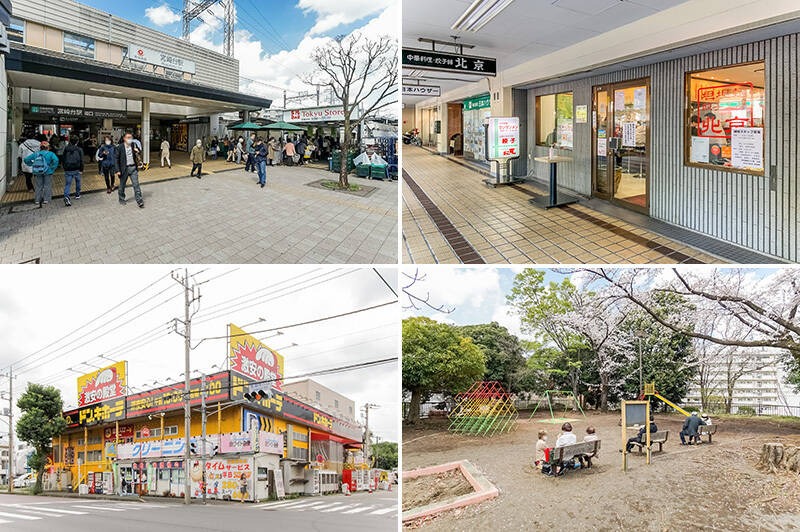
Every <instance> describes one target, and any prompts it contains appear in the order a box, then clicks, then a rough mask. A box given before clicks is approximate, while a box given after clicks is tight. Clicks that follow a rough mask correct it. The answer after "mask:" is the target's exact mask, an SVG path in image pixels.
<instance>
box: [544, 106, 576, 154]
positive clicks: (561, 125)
mask: <svg viewBox="0 0 800 532" xmlns="http://www.w3.org/2000/svg"><path fill="white" fill-rule="evenodd" d="M536 124H537V128H536V144H538V145H539V146H552V145H553V144H555V145H556V147H558V148H565V149H572V93H571V92H564V93H560V94H548V95H546V96H537V97H536Z"/></svg>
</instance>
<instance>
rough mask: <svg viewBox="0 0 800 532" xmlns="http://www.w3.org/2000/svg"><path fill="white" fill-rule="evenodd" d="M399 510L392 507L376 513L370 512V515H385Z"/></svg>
mask: <svg viewBox="0 0 800 532" xmlns="http://www.w3.org/2000/svg"><path fill="white" fill-rule="evenodd" d="M396 509H397V508H394V507H392V506H390V507H389V508H383V509H382V510H375V511H374V512H370V515H383V514H388V513H389V512H393V511H395V510H396Z"/></svg>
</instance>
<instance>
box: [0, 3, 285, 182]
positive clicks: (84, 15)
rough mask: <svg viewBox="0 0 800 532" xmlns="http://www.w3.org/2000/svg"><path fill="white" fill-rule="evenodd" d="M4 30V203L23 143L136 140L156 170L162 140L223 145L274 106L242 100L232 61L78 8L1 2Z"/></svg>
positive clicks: (0, 65)
mask: <svg viewBox="0 0 800 532" xmlns="http://www.w3.org/2000/svg"><path fill="white" fill-rule="evenodd" d="M0 22H1V23H2V24H3V27H4V29H5V31H4V32H3V33H4V36H5V38H3V36H0V56H1V57H2V61H0V81H2V84H3V87H4V88H5V89H6V90H7V96H8V98H7V99H5V98H4V99H3V104H2V109H3V111H4V112H5V118H4V119H6V120H7V124H5V126H4V127H3V128H0V157H3V158H4V160H6V161H9V162H10V163H11V164H10V165H9V164H4V165H0V197H2V195H3V194H4V193H5V191H6V188H7V186H8V185H7V181H8V180H7V177H8V176H9V175H16V174H17V171H18V168H17V165H18V157H17V153H16V150H17V142H18V141H19V139H20V138H22V137H23V136H25V137H30V136H33V135H36V134H44V135H47V136H50V135H53V134H58V135H63V136H70V135H74V134H78V135H80V136H81V137H83V138H87V137H88V138H91V139H93V140H94V142H95V143H97V142H98V140H99V141H100V143H102V139H103V136H104V135H110V136H111V137H112V138H113V139H114V140H115V141H116V140H118V139H119V138H120V136H121V135H122V134H123V133H124V132H125V131H131V132H133V133H134V134H135V135H137V136H140V139H141V142H142V145H143V152H144V153H143V158H144V159H145V162H149V161H150V160H151V152H156V151H158V150H159V146H160V145H161V142H162V140H164V139H166V140H168V141H169V143H170V147H171V149H172V150H173V151H188V149H189V148H191V147H192V146H193V145H194V141H195V140H196V139H203V140H204V141H208V140H209V138H210V137H211V136H214V135H216V136H218V137H222V136H223V134H224V132H225V123H226V117H225V116H224V115H225V114H227V113H234V114H233V115H228V116H229V117H236V116H237V115H238V117H239V118H246V115H247V114H248V113H249V112H250V111H257V110H260V109H268V108H269V107H270V105H271V100H268V99H265V98H260V97H256V96H252V95H249V94H243V93H241V92H239V61H238V60H237V59H235V58H234V57H229V56H227V55H224V54H220V53H218V52H215V51H212V50H208V49H206V48H203V47H201V46H197V45H194V44H192V43H190V42H189V41H188V40H184V39H179V38H177V37H174V36H172V35H167V34H165V33H161V32H159V31H156V30H153V29H151V28H148V27H146V26H141V25H139V24H135V23H133V22H131V21H129V20H125V19H123V18H120V17H117V16H115V15H111V14H109V13H105V12H103V11H101V10H99V9H95V8H93V7H90V6H87V5H85V4H81V3H79V2H75V1H73V0H13V2H12V0H2V2H0ZM231 119H235V118H231ZM11 141H13V142H11ZM96 145H97V144H96ZM155 158H157V157H155ZM155 158H153V159H155Z"/></svg>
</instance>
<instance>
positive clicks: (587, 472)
mask: <svg viewBox="0 0 800 532" xmlns="http://www.w3.org/2000/svg"><path fill="white" fill-rule="evenodd" d="M529 415H530V414H524V413H523V414H521V415H520V421H519V422H518V426H517V429H516V430H515V431H513V432H511V433H508V434H503V435H500V436H495V437H491V438H481V437H466V436H461V435H453V434H450V433H448V432H447V430H446V429H447V424H446V422H443V421H437V422H432V423H429V424H427V425H425V426H422V427H419V428H410V427H408V426H405V427H404V428H403V469H404V470H409V469H415V468H419V467H425V466H431V465H435V464H441V463H444V462H452V461H455V460H462V459H466V460H469V461H470V462H472V463H473V464H474V465H475V466H476V467H477V468H478V469H480V470H481V471H483V472H484V473H485V474H486V475H487V477H488V478H489V480H490V481H492V482H493V483H495V485H496V486H497V487H498V489H499V490H500V496H499V497H497V498H496V499H493V500H491V501H487V502H483V503H480V504H478V505H475V506H473V507H469V508H466V509H461V510H453V511H450V512H447V513H445V514H442V515H440V516H438V517H436V518H434V519H431V520H428V521H426V522H424V523H416V524H413V525H412V527H414V528H416V527H419V528H421V529H423V530H431V531H435V530H442V531H444V530H447V531H452V530H563V529H569V530H603V531H606V530H607V531H610V530H656V531H666V530H670V531H671V530H685V529H686V530H688V529H690V528H693V529H696V530H715V531H716V530H720V531H722V530H725V531H739V530H741V531H745V530H747V531H759V530H779V531H789V530H800V476H798V475H797V474H794V473H785V474H778V475H773V474H767V473H762V472H761V471H759V470H757V469H756V468H755V463H756V461H757V459H758V456H759V453H760V450H761V445H762V444H763V443H765V442H767V441H783V442H784V443H786V444H793V445H800V429H799V428H798V426H797V425H795V426H786V425H781V424H778V423H774V422H766V421H764V420H757V419H754V420H738V419H737V420H725V421H721V422H720V424H719V428H718V431H717V434H716V435H715V436H714V443H713V444H712V445H708V444H703V445H700V446H691V447H690V446H681V445H680V439H679V437H678V432H680V428H681V425H682V423H683V416H680V415H666V414H665V415H656V423H657V424H658V426H659V430H665V429H668V430H669V431H670V435H669V441H667V443H666V444H665V445H664V451H663V452H661V453H653V458H652V463H651V464H650V465H647V464H646V463H645V458H644V456H640V455H638V454H636V453H634V454H632V455H629V459H628V471H627V473H625V472H623V471H622V455H621V453H619V451H618V450H619V449H620V438H621V436H620V428H619V426H618V423H619V415H618V414H591V415H590V416H589V417H588V419H587V420H583V419H580V420H579V421H575V422H573V423H572V425H573V427H574V431H575V433H576V434H577V435H578V436H579V438H578V440H579V441H580V440H582V436H583V434H584V433H585V432H584V431H585V429H586V427H587V426H588V425H590V424H591V425H592V426H594V427H595V429H596V431H597V435H598V437H599V438H600V440H601V441H602V444H601V445H602V447H601V451H600V458H599V459H596V460H594V462H593V465H594V466H593V467H592V468H591V469H584V470H576V471H570V472H567V474H566V475H564V476H563V477H558V478H552V477H547V476H545V475H542V474H541V473H540V472H539V471H538V470H536V469H535V468H534V467H533V456H534V454H535V444H536V433H537V431H538V430H539V429H542V428H544V429H545V430H547V431H548V436H549V440H548V441H549V442H550V443H552V442H555V439H556V438H557V437H558V434H559V429H560V425H553V424H550V423H542V422H539V421H529V420H528V419H527V418H528V417H529Z"/></svg>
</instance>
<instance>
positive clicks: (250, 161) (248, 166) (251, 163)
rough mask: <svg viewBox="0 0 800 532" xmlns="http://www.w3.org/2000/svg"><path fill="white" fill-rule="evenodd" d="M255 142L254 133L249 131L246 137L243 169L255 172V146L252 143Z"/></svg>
mask: <svg viewBox="0 0 800 532" xmlns="http://www.w3.org/2000/svg"><path fill="white" fill-rule="evenodd" d="M255 142H256V134H255V133H250V136H249V137H247V144H245V146H244V147H245V149H246V150H247V161H246V162H245V163H244V171H245V172H247V171H250V172H255V171H256V165H255V162H256V161H255V157H254V156H255V151H256V150H255V148H254V147H253V144H255Z"/></svg>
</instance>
